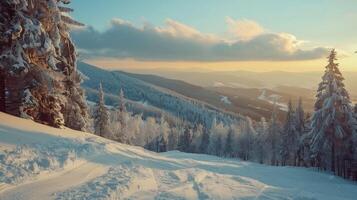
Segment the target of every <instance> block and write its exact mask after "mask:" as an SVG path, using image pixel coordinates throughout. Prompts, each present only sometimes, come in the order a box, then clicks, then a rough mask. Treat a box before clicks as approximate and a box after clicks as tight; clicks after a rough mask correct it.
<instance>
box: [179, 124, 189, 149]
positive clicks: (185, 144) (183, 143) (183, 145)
mask: <svg viewBox="0 0 357 200" xmlns="http://www.w3.org/2000/svg"><path fill="white" fill-rule="evenodd" d="M191 142H192V131H191V129H190V127H189V126H188V125H186V127H185V131H184V132H183V135H182V136H181V139H180V145H179V147H180V150H181V151H183V152H189V150H190V146H191Z"/></svg>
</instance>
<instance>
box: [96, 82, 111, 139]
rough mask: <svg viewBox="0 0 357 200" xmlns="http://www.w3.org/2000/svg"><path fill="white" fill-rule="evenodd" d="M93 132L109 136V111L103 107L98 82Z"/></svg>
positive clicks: (100, 88)
mask: <svg viewBox="0 0 357 200" xmlns="http://www.w3.org/2000/svg"><path fill="white" fill-rule="evenodd" d="M93 118H94V133H95V134H96V135H99V136H101V137H109V138H110V137H111V133H110V128H109V112H108V109H107V108H106V107H105V101H104V92H103V87H102V83H100V84H99V95H98V103H97V104H96V107H95V111H94V117H93Z"/></svg>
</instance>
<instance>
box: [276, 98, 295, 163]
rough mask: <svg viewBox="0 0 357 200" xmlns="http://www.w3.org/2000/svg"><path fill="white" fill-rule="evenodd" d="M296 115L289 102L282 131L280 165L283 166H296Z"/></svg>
mask: <svg viewBox="0 0 357 200" xmlns="http://www.w3.org/2000/svg"><path fill="white" fill-rule="evenodd" d="M296 121H297V120H296V115H295V113H294V111H293V107H292V103H291V100H290V101H289V103H288V111H287V115H286V122H285V126H284V131H283V133H282V143H281V150H280V154H281V164H282V165H283V166H284V165H294V166H295V165H296V154H297V150H298V143H299V142H298V139H299V134H298V131H297V130H296V127H297V124H296Z"/></svg>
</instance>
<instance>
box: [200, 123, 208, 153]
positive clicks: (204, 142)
mask: <svg viewBox="0 0 357 200" xmlns="http://www.w3.org/2000/svg"><path fill="white" fill-rule="evenodd" d="M209 141H210V132H209V129H208V128H207V127H206V126H203V130H202V137H201V143H200V146H199V148H198V152H199V153H207V148H208V145H209Z"/></svg>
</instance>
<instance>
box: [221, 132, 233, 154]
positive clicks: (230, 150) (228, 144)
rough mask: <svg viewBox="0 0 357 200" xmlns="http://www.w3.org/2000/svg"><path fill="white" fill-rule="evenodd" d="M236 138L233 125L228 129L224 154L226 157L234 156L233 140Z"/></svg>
mask: <svg viewBox="0 0 357 200" xmlns="http://www.w3.org/2000/svg"><path fill="white" fill-rule="evenodd" d="M233 140H234V130H233V128H232V127H230V128H229V129H228V133H227V137H226V143H225V145H224V151H223V153H224V156H226V157H232V155H233V142H234V141H233Z"/></svg>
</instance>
